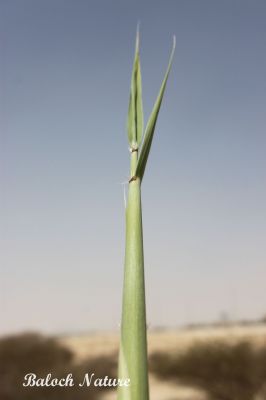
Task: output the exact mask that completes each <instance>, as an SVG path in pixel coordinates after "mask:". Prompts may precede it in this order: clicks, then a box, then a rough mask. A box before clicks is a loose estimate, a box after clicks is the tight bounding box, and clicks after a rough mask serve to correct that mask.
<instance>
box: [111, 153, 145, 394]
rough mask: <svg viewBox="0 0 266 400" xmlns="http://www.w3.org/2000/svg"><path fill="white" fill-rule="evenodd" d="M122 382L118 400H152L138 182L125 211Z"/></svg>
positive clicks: (133, 183)
mask: <svg viewBox="0 0 266 400" xmlns="http://www.w3.org/2000/svg"><path fill="white" fill-rule="evenodd" d="M137 157H138V155H137V151H134V152H133V153H131V177H132V176H133V174H134V170H135V168H136V163H137ZM119 378H121V379H127V378H129V379H130V386H128V387H126V386H121V387H119V388H118V400H148V399H149V384H148V362H147V336H146V311H145V283H144V257H143V235H142V213H141V182H140V179H139V178H136V180H132V181H130V183H129V190H128V203H127V208H126V253H125V272H124V289H123V311H122V324H121V341H120V354H119Z"/></svg>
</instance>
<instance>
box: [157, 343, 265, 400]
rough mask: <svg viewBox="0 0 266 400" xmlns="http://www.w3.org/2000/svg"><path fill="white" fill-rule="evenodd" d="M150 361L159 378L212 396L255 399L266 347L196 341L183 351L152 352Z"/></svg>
mask: <svg viewBox="0 0 266 400" xmlns="http://www.w3.org/2000/svg"><path fill="white" fill-rule="evenodd" d="M150 364H151V370H152V371H153V372H154V373H155V374H156V375H157V376H159V377H160V378H163V379H173V380H176V381H178V382H182V383H186V384H189V385H191V386H194V387H199V388H201V389H204V390H205V391H206V392H207V393H208V395H209V398H210V399H213V400H252V399H255V397H256V395H257V394H258V393H259V392H260V393H263V391H262V388H263V387H264V385H265V382H266V349H260V350H258V349H257V350H256V349H254V347H252V346H251V345H250V344H249V343H247V342H241V343H239V344H235V345H229V344H225V343H209V344H203V343H198V344H195V345H194V346H192V347H191V348H190V349H188V350H187V351H186V352H185V353H183V354H171V355H170V354H164V353H156V354H153V355H152V356H151V358H150ZM264 393H265V392H264ZM260 396H261V395H260ZM260 399H263V400H265V399H266V397H262V398H261V397H260Z"/></svg>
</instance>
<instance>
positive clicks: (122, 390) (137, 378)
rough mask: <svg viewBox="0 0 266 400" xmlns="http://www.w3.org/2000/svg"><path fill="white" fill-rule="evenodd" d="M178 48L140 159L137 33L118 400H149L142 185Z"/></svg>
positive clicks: (132, 84)
mask: <svg viewBox="0 0 266 400" xmlns="http://www.w3.org/2000/svg"><path fill="white" fill-rule="evenodd" d="M174 47H175V41H174V46H173V50H172V53H171V57H170V61H169V64H168V68H167V71H166V75H165V77H164V80H163V83H162V85H161V88H160V91H159V95H158V97H157V100H156V102H155V104H154V107H153V110H152V113H151V116H150V118H149V121H148V123H147V127H146V130H145V135H144V140H143V143H142V145H141V150H140V155H139V156H138V153H139V149H138V147H139V146H140V144H141V140H142V133H143V132H142V130H143V111H142V87H141V73H140V59H139V34H138V32H137V40H136V51H135V59H134V65H133V72H132V80H131V90H130V101H129V110H128V124H127V126H128V139H129V145H130V151H131V164H130V179H129V188H128V199H127V207H126V252H125V270H124V287H123V307H122V323H121V339H120V352H119V368H118V377H119V378H120V379H121V380H122V381H124V382H125V380H127V379H129V380H130V385H129V386H125V385H122V386H119V387H118V400H149V382H148V360H147V334H146V330H147V328H146V307H145V281H144V257H143V233H142V211H141V182H142V179H143V176H144V171H145V167H146V163H147V159H148V156H149V152H150V148H151V143H152V139H153V134H154V130H155V125H156V121H157V117H158V113H159V110H160V106H161V102H162V98H163V94H164V90H165V86H166V82H167V78H168V74H169V71H170V68H171V64H172V59H173V53H174Z"/></svg>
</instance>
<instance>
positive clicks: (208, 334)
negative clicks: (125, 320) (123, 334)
mask: <svg viewBox="0 0 266 400" xmlns="http://www.w3.org/2000/svg"><path fill="white" fill-rule="evenodd" d="M148 343H149V370H150V383H151V385H150V388H151V399H153V400H266V326H265V325H263V324H260V325H258V326H256V325H254V326H253V325H252V326H236V327H231V328H230V327H226V328H221V327H220V328H218V327H216V328H213V327H211V328H210V327H205V328H200V329H196V328H193V329H187V330H176V331H173V330H172V331H167V330H166V331H163V330H162V331H157V332H150V333H149V335H148ZM118 346H119V338H118V335H117V334H100V333H99V334H94V335H80V336H76V337H72V336H69V337H48V336H44V335H40V334H36V333H27V334H21V335H14V336H6V337H2V338H1V339H0V400H85V399H86V400H98V399H99V400H114V399H115V398H116V393H115V390H113V389H107V388H99V387H94V386H90V387H89V388H88V387H77V386H74V387H55V388H51V387H30V388H28V387H23V386H22V382H23V378H24V376H25V374H26V373H28V372H34V373H36V374H37V375H38V376H40V377H44V376H46V375H47V373H49V372H50V373H52V375H53V376H55V377H58V378H60V377H64V376H66V374H68V373H72V374H73V377H74V380H75V381H78V382H80V381H82V379H83V377H84V374H85V373H87V372H94V373H95V376H97V377H101V378H102V377H105V376H106V375H108V376H109V377H111V378H115V377H116V375H117V354H118Z"/></svg>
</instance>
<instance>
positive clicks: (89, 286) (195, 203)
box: [0, 0, 266, 334]
mask: <svg viewBox="0 0 266 400" xmlns="http://www.w3.org/2000/svg"><path fill="white" fill-rule="evenodd" d="M0 8H1V10H0V29H1V43H0V52H1V57H0V58H1V61H0V69H1V77H0V79H1V98H0V109H1V150H0V151H1V153H0V157H1V170H0V180H1V210H0V212H1V243H2V245H1V247H2V250H1V283H0V310H1V323H0V334H4V333H10V332H18V331H23V330H38V331H45V332H52V333H57V332H81V331H88V330H101V329H110V330H118V326H119V320H120V314H121V296H122V279H123V256H124V204H123V187H122V185H121V184H120V183H121V182H123V181H125V180H126V179H127V176H128V170H129V167H128V163H129V162H128V156H129V153H128V150H127V137H126V130H125V121H126V114H127V107H128V97H129V83H130V76H131V67H132V60H133V54H134V42H135V31H136V26H137V22H138V21H140V24H141V25H140V31H141V65H142V76H143V92H144V111H145V120H146V121H147V117H148V115H149V112H150V110H151V108H152V104H153V102H154V100H155V97H156V95H157V92H158V88H159V86H160V83H161V80H162V77H163V74H164V71H165V67H166V65H167V62H168V56H169V53H170V49H171V45H172V36H173V34H175V35H176V38H177V45H176V54H175V59H174V63H173V68H172V71H171V75H170V77H169V81H168V86H167V89H166V93H165V97H164V101H163V105H162V108H161V112H160V115H159V119H158V123H157V129H156V134H155V139H154V143H153V147H152V150H151V155H150V159H149V161H148V166H147V171H146V175H145V178H144V181H143V192H142V193H143V223H144V242H145V265H146V294H147V319H148V323H149V325H150V326H151V327H156V326H179V325H182V324H186V323H191V322H198V321H213V320H217V319H218V318H219V317H220V316H221V315H222V314H223V313H226V314H228V316H229V317H230V318H232V319H249V318H251V319H252V318H260V317H262V316H263V315H265V314H266V290H265V289H266V255H265V247H266V246H265V242H266V187H265V183H266V157H265V153H266V132H265V131H266V130H265V128H266V79H265V78H266V77H265V75H266V73H265V71H266V24H265V21H266V2H265V1H259V0H252V1H251V0H250V1H247V0H241V1H240V0H230V1H229V0H224V1H217V0H214V1H213V0H177V1H173V0H172V1H170V0H164V1H163V0H160V1H158V0H157V1H152V0H149V1H147V0H146V1H142V2H140V1H134V2H133V1H122V0H121V1H119V0H114V1H107V0H105V1H103V0H100V1H99V0H98V1H96V0H95V1H90V0H86V1H85V0H78V1H74V0H57V1H52V0H45V1H44V0H37V1H33V0H23V1H18V0H10V1H7V0H0Z"/></svg>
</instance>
